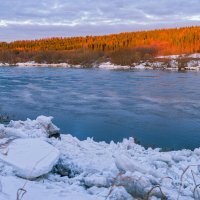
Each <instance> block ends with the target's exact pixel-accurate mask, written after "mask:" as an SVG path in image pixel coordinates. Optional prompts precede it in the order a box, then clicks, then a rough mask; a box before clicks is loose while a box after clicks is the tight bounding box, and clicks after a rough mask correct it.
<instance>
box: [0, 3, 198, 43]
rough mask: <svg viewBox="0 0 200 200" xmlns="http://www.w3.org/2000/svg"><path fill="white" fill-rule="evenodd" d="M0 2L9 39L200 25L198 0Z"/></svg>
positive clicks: (0, 22) (3, 35)
mask: <svg viewBox="0 0 200 200" xmlns="http://www.w3.org/2000/svg"><path fill="white" fill-rule="evenodd" d="M0 5H1V6H0V13H1V15H0V40H6V41H10V40H15V39H23V38H24V39H32V38H39V37H50V36H72V35H73V36H74V35H90V34H93V35H99V34H107V33H112V32H123V31H134V30H142V29H151V28H152V29H154V28H163V27H176V26H177V27H178V26H184V25H199V24H200V6H199V0H190V1H188V0H159V1H157V0H140V1H138V0H101V1H97V0H84V1H83V0H34V1H33V0H17V1H16V0H7V1H5V0H0ZM22 37H23V38H22Z"/></svg>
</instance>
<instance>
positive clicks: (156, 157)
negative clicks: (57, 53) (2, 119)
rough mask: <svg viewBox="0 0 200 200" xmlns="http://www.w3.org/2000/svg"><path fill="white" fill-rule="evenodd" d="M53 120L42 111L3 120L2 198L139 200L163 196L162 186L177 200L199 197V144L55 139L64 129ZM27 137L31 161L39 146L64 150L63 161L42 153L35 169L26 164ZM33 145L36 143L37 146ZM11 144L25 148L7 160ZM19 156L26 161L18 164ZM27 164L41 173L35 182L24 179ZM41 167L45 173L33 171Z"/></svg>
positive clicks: (0, 156) (0, 146) (0, 135)
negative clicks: (170, 146)
mask: <svg viewBox="0 0 200 200" xmlns="http://www.w3.org/2000/svg"><path fill="white" fill-rule="evenodd" d="M51 120H52V118H51V117H45V116H40V117H38V118H37V119H36V120H29V119H28V120H27V121H11V122H10V123H9V124H8V125H0V138H1V139H0V199H1V200H13V199H16V197H17V191H18V195H20V194H21V195H22V194H23V192H25V194H24V196H23V198H22V199H23V200H37V199H40V200H105V199H106V198H107V200H134V199H135V200H136V199H138V198H142V199H145V197H146V198H147V196H148V194H149V192H150V191H151V190H152V189H153V188H155V189H153V191H152V192H151V194H149V197H150V196H151V197H150V198H149V199H152V200H158V199H161V197H162V194H161V192H160V190H159V188H160V189H161V190H162V192H163V194H164V195H165V196H166V197H167V199H170V200H177V199H178V196H179V199H180V200H192V199H195V198H194V196H195V197H198V191H199V190H198V187H197V185H198V184H199V181H200V180H199V174H200V167H199V164H200V161H199V160H200V159H199V158H200V148H197V149H195V150H194V151H191V150H180V151H170V152H162V151H161V150H160V149H151V148H148V149H145V148H144V147H142V146H140V145H138V144H136V143H135V142H134V139H133V138H130V139H124V140H123V141H122V142H121V143H114V142H111V143H110V144H107V143H105V142H95V141H93V140H92V139H91V138H88V139H87V140H85V141H80V140H78V139H77V138H75V137H73V136H71V135H61V136H60V138H54V137H50V136H58V135H57V133H58V131H59V129H58V128H57V127H56V126H55V125H54V124H53V123H52V121H51ZM26 141H27V144H32V143H34V144H32V150H31V154H32V155H29V157H30V160H31V161H33V160H34V159H36V158H38V159H39V157H40V156H41V155H38V151H39V150H40V151H43V150H45V149H46V150H48V149H51V152H52V151H53V152H56V151H58V152H59V154H57V153H56V154H55V155H59V159H58V161H57V160H56V159H57V158H56V157H55V158H54V157H52V156H51V157H49V154H48V155H47V156H45V159H46V160H44V159H41V158H40V162H42V163H43V164H41V163H40V164H39V166H35V167H33V168H34V169H30V165H29V166H28V165H27V166H26V164H25V163H27V159H23V158H25V157H27V156H28V154H30V152H24V151H25V149H26V148H28V147H26V145H18V144H23V143H24V144H26ZM32 141H33V142H32ZM21 142H23V143H21ZM42 143H45V145H43V144H42ZM37 144H38V146H37ZM45 146H47V147H45ZM33 147H37V151H36V150H34V149H33ZM12 148H15V150H17V151H16V152H21V153H20V155H18V154H17V153H16V155H15V159H14V160H11V161H10V163H8V162H6V161H7V159H9V158H10V156H11V155H10V151H12ZM23 150H24V151H23ZM41 154H42V152H41ZM23 155H25V157H23ZM18 158H19V159H20V161H21V163H20V164H18V168H17V167H16V165H15V164H16V161H17V160H18ZM52 159H53V160H54V161H53V160H52ZM36 160H37V159H36ZM52 161H53V162H56V163H54V167H53V169H50V168H47V167H46V166H45V164H47V163H52ZM23 164H24V165H23ZM24 168H25V169H28V171H29V172H30V170H33V172H31V173H32V175H34V176H35V177H38V176H39V177H38V178H36V179H33V180H32V181H31V180H26V178H20V177H21V175H20V173H19V171H20V170H21V169H24ZM51 168H52V167H51ZM41 169H43V171H41ZM34 170H35V171H34ZM45 170H46V173H45ZM28 171H27V173H28ZM36 171H40V172H43V175H42V176H40V175H39V174H37V173H34V172H36ZM195 187H196V188H195ZM20 188H22V189H23V190H22V189H21V190H19V189H20ZM199 192H200V191H199ZM19 193H20V194H19ZM197 199H198V198H197Z"/></svg>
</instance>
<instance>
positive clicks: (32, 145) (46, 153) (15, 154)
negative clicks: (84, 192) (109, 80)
mask: <svg viewBox="0 0 200 200" xmlns="http://www.w3.org/2000/svg"><path fill="white" fill-rule="evenodd" d="M4 148H5V150H6V151H5V152H4V153H2V152H1V153H0V160H1V161H2V162H4V163H6V164H8V165H10V166H12V167H13V168H14V170H15V173H16V175H18V176H20V177H23V178H26V179H33V178H36V177H39V176H41V175H44V174H47V173H48V172H50V171H51V170H52V168H53V166H54V165H55V164H56V163H57V161H58V158H59V151H58V150H57V149H56V148H55V147H53V146H52V145H50V144H48V143H47V142H45V141H42V140H39V139H14V140H12V141H11V142H10V143H9V144H8V145H7V147H4Z"/></svg>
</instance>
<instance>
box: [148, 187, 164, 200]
mask: <svg viewBox="0 0 200 200" xmlns="http://www.w3.org/2000/svg"><path fill="white" fill-rule="evenodd" d="M156 188H158V189H159V190H160V194H161V196H162V197H161V199H162V200H167V197H166V195H165V194H164V193H163V191H162V189H161V187H160V185H155V186H154V187H152V188H151V189H150V190H149V192H148V193H147V195H146V197H145V200H149V197H150V196H151V193H152V192H153V191H154V190H155V189H156Z"/></svg>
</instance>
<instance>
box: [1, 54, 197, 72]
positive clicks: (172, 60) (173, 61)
mask: <svg viewBox="0 0 200 200" xmlns="http://www.w3.org/2000/svg"><path fill="white" fill-rule="evenodd" d="M181 59H183V60H184V62H186V65H187V66H186V67H184V70H195V71H199V70H200V53H195V54H181V55H169V56H159V57H157V58H156V59H155V61H149V62H142V61H141V62H138V63H132V65H131V66H121V65H115V64H113V63H111V62H109V61H108V62H103V63H100V64H95V65H93V66H91V67H93V68H99V69H107V70H130V69H138V70H145V69H165V70H178V69H179V68H180V66H179V64H180V63H179V62H181V61H179V60H181ZM0 66H10V65H9V64H8V63H1V62H0ZM14 66H18V67H64V68H83V67H84V66H81V65H70V64H68V63H57V64H47V63H36V62H34V61H29V62H25V63H16V64H14Z"/></svg>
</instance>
